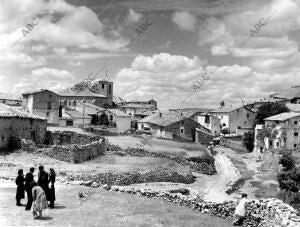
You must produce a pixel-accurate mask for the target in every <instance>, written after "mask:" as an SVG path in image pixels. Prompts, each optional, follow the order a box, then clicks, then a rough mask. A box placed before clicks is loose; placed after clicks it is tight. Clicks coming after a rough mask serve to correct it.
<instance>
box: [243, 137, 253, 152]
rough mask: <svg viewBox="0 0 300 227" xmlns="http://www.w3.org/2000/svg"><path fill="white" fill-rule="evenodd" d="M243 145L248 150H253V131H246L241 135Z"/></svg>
mask: <svg viewBox="0 0 300 227" xmlns="http://www.w3.org/2000/svg"><path fill="white" fill-rule="evenodd" d="M243 145H244V146H245V147H246V149H247V151H248V152H251V151H253V148H254V133H253V132H246V133H245V134H244V136H243Z"/></svg>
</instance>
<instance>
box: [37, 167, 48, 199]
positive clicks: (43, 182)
mask: <svg viewBox="0 0 300 227" xmlns="http://www.w3.org/2000/svg"><path fill="white" fill-rule="evenodd" d="M37 185H38V186H40V187H41V188H42V189H43V190H44V192H45V194H46V198H47V200H48V201H49V198H48V197H49V176H48V173H47V172H46V171H45V170H44V166H39V174H38V181H37Z"/></svg>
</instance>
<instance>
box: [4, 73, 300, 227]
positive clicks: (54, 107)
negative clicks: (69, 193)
mask: <svg viewBox="0 0 300 227" xmlns="http://www.w3.org/2000/svg"><path fill="white" fill-rule="evenodd" d="M113 85H114V83H113V81H108V80H107V79H95V80H90V79H87V80H84V81H82V82H80V83H77V84H75V85H74V86H73V87H70V88H69V89H66V90H63V91H61V92H58V93H56V92H54V91H51V90H47V89H38V90H33V91H29V92H26V93H23V94H22V98H16V97H11V96H8V95H6V94H5V93H2V94H1V97H0V102H1V104H0V105H1V106H0V107H1V117H0V122H1V134H0V138H1V140H0V147H1V150H2V151H3V152H4V153H5V156H4V159H3V158H2V160H1V167H0V168H1V169H2V170H1V176H0V177H1V178H2V179H6V180H9V179H13V178H14V177H13V171H16V169H17V168H19V167H23V168H29V166H30V165H33V164H34V163H44V165H45V166H48V165H49V158H50V160H51V161H50V163H51V166H55V169H56V170H57V171H58V176H57V177H58V179H59V181H60V182H65V183H68V184H71V185H84V186H85V187H92V188H99V187H100V188H102V187H103V188H104V189H106V190H112V191H120V192H127V193H134V194H135V193H140V194H141V195H146V196H147V197H149V196H150V197H153V196H155V195H156V193H158V192H159V193H163V195H169V194H168V193H170V192H173V193H174V192H175V194H174V196H173V197H172V198H175V199H178V198H181V197H178V198H177V197H176V195H179V194H180V193H183V194H180V195H182V196H184V194H187V195H189V196H190V197H192V198H194V199H196V200H199V199H200V200H201V201H203V202H208V203H210V204H211V203H217V204H222V203H225V204H226V203H228V201H234V200H236V199H237V198H239V196H240V193H241V192H247V193H248V194H249V195H250V196H251V197H252V198H253V199H254V198H257V199H263V198H269V197H277V198H280V199H283V198H284V199H285V202H287V203H290V204H292V205H294V206H295V208H297V207H298V205H299V200H297V198H298V199H299V191H297V190H296V191H295V190H294V192H292V194H289V195H287V194H285V195H284V197H278V196H279V195H280V192H281V191H282V189H280V186H281V185H280V184H282V183H278V182H277V179H278V176H277V174H279V173H280V171H282V168H280V158H282V157H283V155H288V157H293V158H294V160H295V163H296V166H299V164H300V155H299V154H300V153H299V146H300V139H299V133H300V104H299V103H300V86H294V87H292V88H290V89H289V90H287V91H282V92H281V93H277V94H270V97H269V98H268V99H261V100H258V101H256V102H253V103H246V104H244V103H243V104H244V105H241V106H226V104H225V103H224V102H221V103H220V107H219V108H216V109H209V108H205V107H202V106H201V107H199V108H185V109H169V110H160V109H159V103H157V102H156V101H155V100H154V99H151V100H147V101H145V100H134V101H126V100H124V99H123V98H121V97H117V96H114V89H113ZM74 146H75V147H74ZM11 152H12V153H11ZM284 152H285V153H284ZM125 157H128V158H129V157H130V159H128V158H127V159H124V158H125ZM107 159H114V164H112V163H111V162H110V161H109V162H108V160H107ZM123 159H124V160H123ZM24 160H26V161H24ZM55 160H57V161H55ZM15 163H19V164H15ZM72 163H73V164H72ZM99 165H100V166H99ZM99 171H100V172H99ZM92 173H93V174H92ZM95 174H96V175H95ZM195 174H196V175H195ZM297 184H299V182H298V183H297ZM296 187H299V186H296ZM283 191H284V190H283ZM146 192H147V193H146ZM285 192H286V190H285ZM153 193H154V194H153ZM164 193H167V194H164ZM286 193H287V192H286ZM170 195H172V193H171V194H170ZM189 196H187V197H189ZM86 198H88V194H86ZM176 201H177V200H176ZM278 201H280V200H278ZM297 201H298V202H297ZM177 202H178V201H177ZM177 202H176V203H177ZM273 202H274V201H273ZM275 202H276V201H275ZM87 203H88V202H87ZM233 204H234V203H233ZM188 206H189V205H188ZM232 206H233V205H232ZM209 209H212V210H210V211H209ZM224 209H225V208H224ZM232 209H233V208H232ZM286 209H287V208H286ZM290 209H292V208H290ZM207 212H208V213H210V214H214V208H213V207H211V208H208V210H207ZM224 212H227V215H228V216H229V217H230V216H231V215H233V214H230V210H226V209H225V211H224ZM260 212H265V211H264V210H261V211H260ZM291 212H294V213H295V215H296V212H297V211H291ZM215 215H216V214H215ZM217 215H218V214H217ZM280 215H282V214H280ZM226 217H227V216H226ZM252 219H253V216H251V215H250V214H249V220H248V221H247V226H256V225H257V224H259V222H257V220H256V221H253V220H252ZM282 220H288V221H289V222H291V223H296V222H299V221H300V220H299V218H297V217H296V216H291V217H289V216H284V217H282ZM282 220H280V218H279V220H276V221H280V222H281V221H282ZM264 221H266V220H264ZM267 221H269V222H270V221H271V220H270V219H268V220H267ZM288 226H296V225H288Z"/></svg>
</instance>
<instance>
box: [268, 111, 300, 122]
mask: <svg viewBox="0 0 300 227" xmlns="http://www.w3.org/2000/svg"><path fill="white" fill-rule="evenodd" d="M299 116H300V113H295V112H285V113H281V114H277V115H274V116H272V117H268V118H265V119H264V120H265V121H286V120H288V119H290V118H294V117H299Z"/></svg>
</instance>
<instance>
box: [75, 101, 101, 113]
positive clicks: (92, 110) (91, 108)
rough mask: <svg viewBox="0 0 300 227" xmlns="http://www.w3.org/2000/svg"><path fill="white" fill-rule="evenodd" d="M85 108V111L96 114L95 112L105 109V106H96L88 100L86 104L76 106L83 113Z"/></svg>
mask: <svg viewBox="0 0 300 227" xmlns="http://www.w3.org/2000/svg"><path fill="white" fill-rule="evenodd" d="M83 109H84V112H85V113H86V114H89V115H94V114H97V113H99V112H101V111H104V110H105V109H104V108H102V107H100V106H96V105H94V104H92V103H89V102H86V103H85V105H84V106H83V105H78V106H76V110H77V111H79V112H81V113H83Z"/></svg>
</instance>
